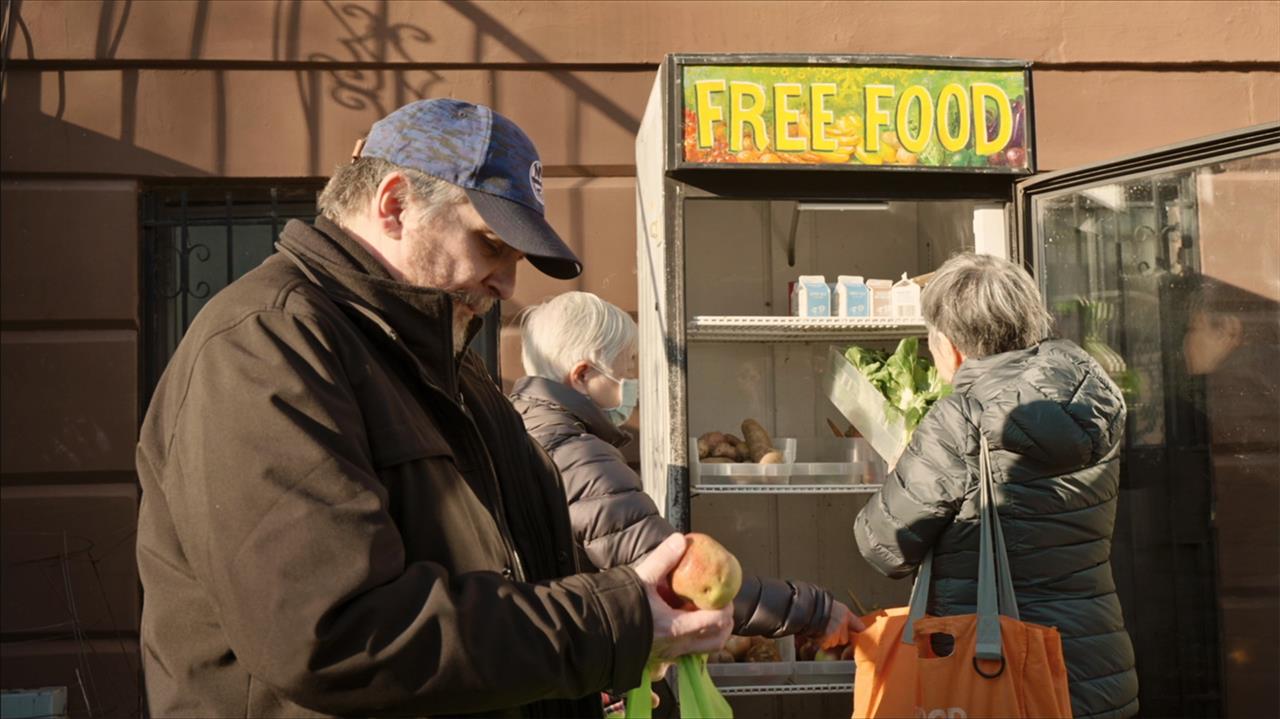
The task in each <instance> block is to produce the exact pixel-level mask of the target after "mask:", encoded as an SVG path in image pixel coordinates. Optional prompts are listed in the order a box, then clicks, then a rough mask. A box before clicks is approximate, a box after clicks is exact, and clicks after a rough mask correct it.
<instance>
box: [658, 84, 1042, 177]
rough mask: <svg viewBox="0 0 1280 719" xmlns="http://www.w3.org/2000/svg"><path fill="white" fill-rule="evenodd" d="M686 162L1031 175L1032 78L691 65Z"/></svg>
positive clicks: (686, 90) (685, 87)
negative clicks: (967, 170) (1029, 113)
mask: <svg viewBox="0 0 1280 719" xmlns="http://www.w3.org/2000/svg"><path fill="white" fill-rule="evenodd" d="M681 71H682V75H681V78H682V89H683V103H684V108H683V109H684V112H683V128H682V129H683V135H682V137H683V159H684V161H685V162H687V163H697V164H712V165H723V164H767V165H775V164H797V165H824V164H825V165H836V166H839V165H845V166H852V165H890V166H899V167H903V166H905V167H923V168H976V169H980V170H984V171H989V172H1026V171H1028V170H1029V169H1030V162H1029V158H1028V156H1027V155H1028V150H1029V148H1028V145H1027V137H1028V131H1027V130H1028V128H1027V123H1028V118H1027V87H1026V84H1027V83H1026V74H1025V71H1024V70H1022V69H1008V70H1006V69H985V68H984V69H978V68H920V67H900V66H892V67H888V66H887V67H848V66H834V65H817V66H814V65H809V66H798V65H778V66H772V65H684V66H682V68H681Z"/></svg>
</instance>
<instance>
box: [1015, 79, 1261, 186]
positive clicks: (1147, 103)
mask: <svg viewBox="0 0 1280 719" xmlns="http://www.w3.org/2000/svg"><path fill="white" fill-rule="evenodd" d="M1034 81H1035V103H1036V109H1035V113H1036V147H1037V150H1038V151H1039V153H1040V159H1039V162H1038V164H1039V167H1040V168H1041V169H1044V170H1050V169H1054V170H1056V169H1062V168H1067V167H1073V166H1076V165H1084V164H1089V163H1093V162H1101V161H1103V160H1109V159H1114V158H1116V157H1118V156H1120V155H1128V154H1132V153H1136V152H1140V151H1143V150H1150V149H1154V148H1158V147H1163V146H1165V145H1171V144H1174V143H1177V142H1182V141H1184V140H1191V139H1194V138H1197V137H1203V136H1205V135H1213V134H1217V133H1221V132H1228V131H1230V130H1236V129H1239V128H1243V127H1248V126H1250V125H1257V124H1260V123H1264V122H1275V121H1277V120H1280V102H1276V103H1258V102H1255V100H1256V99H1257V98H1259V97H1262V96H1266V95H1267V94H1268V93H1270V92H1271V88H1272V87H1273V86H1275V85H1280V73H1274V72H1273V73H1264V72H1258V73H1226V72H1203V73H1192V72H1185V73H1184V72H1160V73H1150V72H1054V71H1040V72H1036V73H1035V74H1034Z"/></svg>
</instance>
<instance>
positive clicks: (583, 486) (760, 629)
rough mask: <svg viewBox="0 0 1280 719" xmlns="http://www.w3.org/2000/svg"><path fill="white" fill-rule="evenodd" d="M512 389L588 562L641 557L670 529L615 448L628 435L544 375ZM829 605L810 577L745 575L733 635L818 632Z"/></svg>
mask: <svg viewBox="0 0 1280 719" xmlns="http://www.w3.org/2000/svg"><path fill="white" fill-rule="evenodd" d="M513 389H514V392H513V394H512V395H511V401H512V403H513V404H514V405H515V407H516V411H518V412H519V413H520V416H521V417H523V418H524V426H525V429H527V430H528V431H529V434H530V435H531V436H532V437H533V438H534V439H535V440H537V442H538V444H540V445H542V447H543V449H545V450H547V453H548V454H550V455H551V459H552V460H554V461H555V463H556V466H557V467H559V468H560V476H561V478H562V480H563V482H564V489H565V495H566V496H567V497H568V500H569V519H570V522H571V523H572V525H573V535H574V539H575V540H576V541H577V543H578V545H579V547H581V548H582V550H583V551H584V553H585V555H586V558H587V559H588V560H589V561H590V562H591V564H593V565H594V566H595V567H596V568H598V569H608V568H610V567H616V566H618V565H621V564H630V563H632V562H635V561H638V560H639V559H640V558H641V557H643V556H644V555H646V554H648V553H649V552H650V551H651V550H652V549H653V548H654V547H657V546H658V545H659V544H661V543H662V540H664V539H666V538H667V537H668V536H670V535H671V534H672V533H673V532H675V529H674V528H672V526H671V525H670V524H668V523H667V520H665V519H663V518H662V515H661V514H659V513H658V507H657V506H656V505H655V504H654V503H653V499H652V498H650V497H649V495H647V494H645V492H644V486H643V485H642V484H641V482H640V475H638V474H636V473H635V472H634V471H633V470H632V469H631V468H630V467H628V466H627V463H626V460H625V459H623V457H622V453H621V452H619V451H618V447H621V446H623V445H624V444H626V443H627V442H629V441H630V440H631V437H630V435H628V434H627V433H626V432H624V431H623V430H621V429H619V428H618V427H615V426H614V425H613V423H612V422H610V421H609V419H608V418H607V417H606V416H605V414H604V412H602V411H600V408H599V407H596V405H595V403H593V402H592V401H591V400H590V399H589V398H587V397H585V396H583V395H582V394H580V393H578V392H577V391H576V390H574V389H573V388H572V387H569V386H567V385H564V384H562V383H560V382H553V381H551V380H548V379H543V378H541V377H525V378H523V379H521V380H519V381H518V382H516V385H515V387H514V388H513ZM831 602H832V599H831V595H830V594H829V593H827V592H826V590H823V589H821V588H820V587H817V586H815V585H813V584H810V583H808V582H800V581H784V580H781V579H773V578H769V577H743V580H742V590H741V591H739V592H738V596H737V598H735V599H734V601H733V620H734V630H733V633H734V634H738V635H741V636H754V635H763V636H771V637H780V636H786V635H789V634H820V633H821V632H822V631H823V630H824V629H825V628H826V625H827V618H828V617H829V616H830V614H831Z"/></svg>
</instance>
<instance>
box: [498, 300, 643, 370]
mask: <svg viewBox="0 0 1280 719" xmlns="http://www.w3.org/2000/svg"><path fill="white" fill-rule="evenodd" d="M520 339H521V344H522V348H521V350H520V359H521V361H522V362H523V363H524V371H525V374H527V375H530V376H532V377H544V378H546V379H549V380H553V381H555V382H563V381H564V379H565V377H567V376H568V375H569V371H570V370H572V369H573V367H574V365H576V364H577V363H579V362H581V361H583V360H587V361H588V362H591V363H592V364H595V365H596V366H598V367H599V368H601V369H604V370H606V371H607V370H608V369H609V366H610V365H612V364H613V363H614V362H615V361H616V360H617V359H618V355H619V354H621V353H622V352H623V350H626V349H628V348H629V347H631V346H633V345H634V344H635V341H636V321H635V320H633V319H631V315H629V314H627V313H626V312H624V311H623V310H622V308H620V307H618V306H617V305H614V304H611V303H609V302H606V301H604V300H602V299H600V298H599V297H597V296H596V295H593V294H591V293H590V292H566V293H564V294H562V295H558V296H556V297H553V298H551V299H550V300H547V301H546V302H544V303H542V304H540V305H533V306H531V307H527V308H525V309H524V310H523V311H522V312H521V315H520ZM618 379H622V378H621V377H619V378H618Z"/></svg>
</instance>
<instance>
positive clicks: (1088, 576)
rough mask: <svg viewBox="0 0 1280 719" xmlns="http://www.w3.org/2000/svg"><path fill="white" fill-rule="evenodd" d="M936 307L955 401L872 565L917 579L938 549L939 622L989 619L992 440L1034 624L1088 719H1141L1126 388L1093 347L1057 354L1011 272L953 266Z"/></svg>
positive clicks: (933, 601)
mask: <svg viewBox="0 0 1280 719" xmlns="http://www.w3.org/2000/svg"><path fill="white" fill-rule="evenodd" d="M921 305H922V306H921V310H922V312H923V314H924V319H925V324H926V325H928V327H929V349H930V351H931V353H932V355H933V358H934V362H935V363H936V364H937V366H938V373H939V374H940V375H941V376H942V377H943V378H944V379H946V380H948V381H950V382H952V384H953V385H954V387H955V392H954V393H953V394H952V395H951V396H949V397H947V398H946V399H944V400H942V401H940V402H938V403H937V404H936V405H935V406H934V407H933V409H931V410H930V411H929V414H927V415H925V418H924V419H923V420H922V421H921V422H920V426H919V427H918V428H917V429H916V432H915V434H914V435H913V436H912V438H911V442H910V443H909V444H908V446H907V448H906V450H904V452H903V454H902V456H901V458H900V459H899V460H898V463H897V466H896V467H895V468H894V471H893V472H892V473H891V475H890V477H889V478H888V480H887V481H886V482H885V485H884V487H883V488H882V489H881V490H880V492H879V493H877V494H876V495H875V496H874V497H873V498H872V499H871V500H870V501H869V502H868V503H867V505H866V507H864V508H863V510H862V512H861V513H859V515H858V518H857V521H856V522H855V526H854V533H855V535H856V537H857V541H858V547H859V548H860V549H861V551H862V555H863V556H864V557H865V558H866V559H867V561H869V562H870V563H871V564H873V565H874V566H875V567H876V568H878V569H879V570H880V571H882V572H884V573H885V574H887V575H889V576H891V577H905V576H907V575H909V574H911V573H912V571H914V570H915V568H916V567H917V566H918V565H919V564H920V562H921V560H923V559H924V556H925V554H926V553H927V552H928V551H929V550H930V549H932V550H933V580H932V584H931V587H930V602H929V613H930V614H932V615H936V616H946V615H953V614H971V613H973V612H974V609H975V604H976V595H977V571H978V538H979V533H978V507H977V501H978V496H977V495H978V454H979V447H980V446H981V443H980V439H981V438H982V437H985V438H986V440H987V442H988V444H989V446H990V449H991V466H992V472H993V478H994V480H995V499H996V507H997V510H998V512H999V515H1000V523H1001V526H1002V527H1003V529H1004V537H1005V544H1006V546H1007V548H1008V555H1009V566H1010V570H1011V572H1012V575H1013V585H1014V593H1015V594H1016V596H1017V603H1018V611H1019V613H1020V615H1021V619H1022V620H1023V621H1027V622H1032V623H1035V624H1042V625H1047V626H1053V627H1057V628H1058V630H1059V631H1060V633H1061V635H1062V649H1063V655H1064V657H1065V660H1066V665H1067V675H1068V681H1069V686H1070V692H1071V708H1072V712H1073V713H1074V714H1075V716H1077V717H1108V718H1110V717H1115V718H1117V719H1119V718H1121V717H1129V716H1132V715H1134V714H1136V713H1137V711H1138V678H1137V674H1136V673H1135V671H1134V654H1133V645H1132V643H1131V642H1130V640H1129V635H1128V633H1127V632H1125V628H1124V619H1123V617H1122V616H1121V613H1120V600H1119V599H1118V598H1117V596H1116V588H1115V581H1114V580H1113V579H1112V575H1111V534H1112V531H1113V530H1114V528H1115V519H1116V499H1117V496H1118V495H1119V480H1120V449H1121V444H1122V440H1123V430H1124V423H1125V407H1124V400H1123V399H1122V398H1121V394H1120V390H1119V388H1118V387H1116V385H1115V383H1113V382H1112V381H1111V379H1110V378H1109V377H1107V375H1106V373H1105V372H1104V371H1103V370H1102V368H1101V367H1099V366H1098V364H1097V363H1096V362H1094V361H1093V359H1092V358H1090V357H1089V355H1087V354H1086V353H1085V352H1084V350H1082V349H1080V347H1078V346H1076V345H1075V344H1073V343H1071V342H1068V341H1065V340H1050V339H1045V338H1046V337H1047V336H1048V335H1049V329H1050V324H1051V322H1052V320H1051V319H1050V317H1049V314H1048V313H1047V312H1046V311H1045V308H1044V303H1043V301H1042V300H1041V298H1040V293H1039V291H1038V290H1037V289H1036V286H1035V283H1034V282H1033V281H1032V279H1031V277H1030V276H1029V275H1028V274H1027V273H1026V272H1025V271H1023V270H1022V268H1020V267H1018V266H1017V265H1015V264H1013V263H1011V262H1008V261H1006V260H1002V259H998V258H995V257H991V256H987V255H973V254H966V255H959V256H956V257H953V258H951V259H950V260H948V261H947V262H946V263H944V264H943V265H942V267H940V268H939V269H938V271H937V272H936V273H935V274H934V276H933V278H932V279H931V280H930V281H929V283H928V285H926V287H925V289H924V292H923V294H922V296H921Z"/></svg>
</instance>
